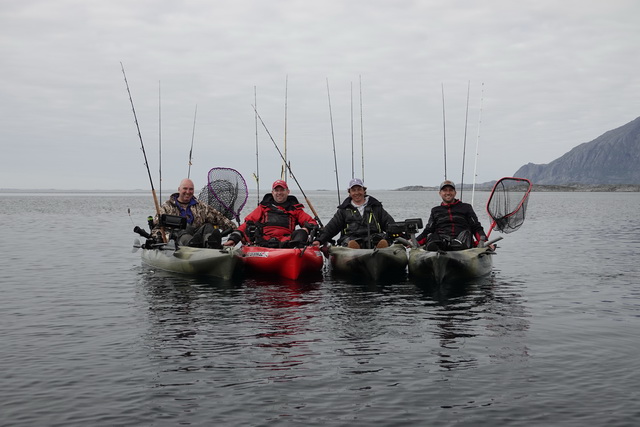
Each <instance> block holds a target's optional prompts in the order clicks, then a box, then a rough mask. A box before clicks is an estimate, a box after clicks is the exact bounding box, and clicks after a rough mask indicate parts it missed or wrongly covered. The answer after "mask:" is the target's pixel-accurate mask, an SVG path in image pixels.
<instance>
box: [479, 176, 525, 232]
mask: <svg viewBox="0 0 640 427" xmlns="http://www.w3.org/2000/svg"><path fill="white" fill-rule="evenodd" d="M530 191H531V182H530V181H529V180H528V179H525V178H502V179H500V180H499V181H498V182H496V184H495V185H494V187H493V191H492V192H491V196H490V197H489V201H488V202H487V213H488V214H489V216H490V217H491V219H492V220H493V221H494V225H493V228H495V229H496V230H498V231H500V232H502V233H505V234H508V233H512V232H514V231H516V230H517V229H518V228H520V227H521V226H522V224H523V223H524V219H525V215H526V212H527V203H528V201H529V192H530Z"/></svg>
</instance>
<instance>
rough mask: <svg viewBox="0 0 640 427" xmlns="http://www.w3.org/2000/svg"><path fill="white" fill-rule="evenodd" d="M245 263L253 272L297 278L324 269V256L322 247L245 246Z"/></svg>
mask: <svg viewBox="0 0 640 427" xmlns="http://www.w3.org/2000/svg"><path fill="white" fill-rule="evenodd" d="M242 253H243V254H244V264H245V267H246V268H247V270H249V271H250V272H252V273H253V274H259V275H276V276H281V277H285V278H287V279H292V280H295V279H297V278H298V277H300V276H304V275H308V274H314V273H315V274H317V273H319V272H320V271H321V270H322V266H323V264H324V258H323V255H322V252H321V251H320V248H318V247H316V246H307V247H305V248H291V249H280V248H276V249H274V248H263V247H260V246H243V247H242Z"/></svg>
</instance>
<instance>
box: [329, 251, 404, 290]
mask: <svg viewBox="0 0 640 427" xmlns="http://www.w3.org/2000/svg"><path fill="white" fill-rule="evenodd" d="M329 254H330V257H331V269H332V271H334V272H336V273H338V274H343V275H349V276H351V277H352V278H361V279H365V280H373V281H377V280H380V279H383V278H393V277H397V276H400V275H403V274H405V273H406V269H407V250H406V248H405V247H404V245H402V244H393V245H391V246H389V247H387V248H375V249H351V248H347V247H343V246H332V247H331V248H330V249H329Z"/></svg>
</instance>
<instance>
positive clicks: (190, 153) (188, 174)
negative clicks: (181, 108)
mask: <svg viewBox="0 0 640 427" xmlns="http://www.w3.org/2000/svg"><path fill="white" fill-rule="evenodd" d="M197 115H198V104H196V111H195V113H193V130H192V131H191V149H190V150H189V171H188V172H187V178H189V177H191V164H192V163H191V155H192V154H193V138H194V137H195V135H196V116H197Z"/></svg>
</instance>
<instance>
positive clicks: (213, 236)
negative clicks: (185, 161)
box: [151, 179, 236, 248]
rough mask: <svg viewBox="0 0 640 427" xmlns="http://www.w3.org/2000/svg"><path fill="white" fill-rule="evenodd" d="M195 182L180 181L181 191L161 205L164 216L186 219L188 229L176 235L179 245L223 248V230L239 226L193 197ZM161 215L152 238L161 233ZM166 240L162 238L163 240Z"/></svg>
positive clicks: (156, 220) (155, 221)
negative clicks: (221, 231)
mask: <svg viewBox="0 0 640 427" xmlns="http://www.w3.org/2000/svg"><path fill="white" fill-rule="evenodd" d="M193 191H194V187H193V181H191V180H190V179H183V180H182V181H180V187H178V192H177V193H173V194H172V195H171V196H170V197H169V200H167V201H166V202H164V203H163V204H162V206H160V214H159V215H162V214H167V215H176V216H181V217H183V218H186V220H187V228H186V229H184V230H178V232H177V235H176V236H174V237H175V239H176V244H177V245H178V246H192V247H199V248H202V247H208V248H221V247H222V237H221V234H220V228H222V229H229V228H231V229H235V228H236V225H235V224H234V223H233V222H231V221H230V220H229V219H227V218H226V217H225V216H224V215H222V214H221V213H220V212H218V211H217V210H215V209H214V208H212V207H211V206H209V205H207V204H205V203H201V202H200V201H198V200H197V199H196V198H195V197H194V196H193ZM159 215H156V217H155V218H154V224H155V227H154V229H153V230H152V233H151V234H152V235H153V236H157V235H158V234H159V233H160V226H159ZM160 241H162V238H160Z"/></svg>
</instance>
